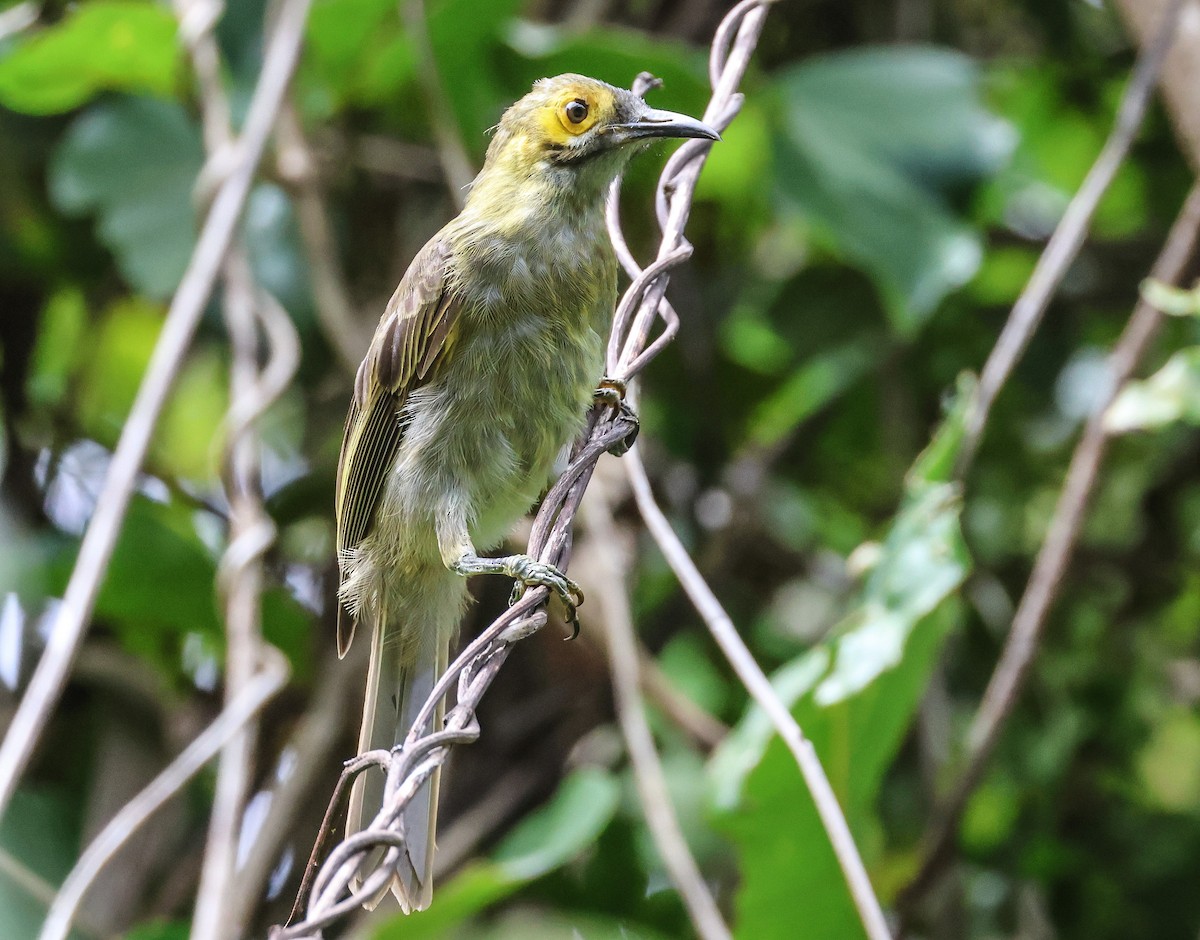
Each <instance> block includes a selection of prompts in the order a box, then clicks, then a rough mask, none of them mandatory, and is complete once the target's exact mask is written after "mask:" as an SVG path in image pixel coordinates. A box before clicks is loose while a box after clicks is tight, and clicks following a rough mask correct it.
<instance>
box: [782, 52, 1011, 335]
mask: <svg viewBox="0 0 1200 940" xmlns="http://www.w3.org/2000/svg"><path fill="white" fill-rule="evenodd" d="M978 84H979V81H978V73H977V69H976V67H975V65H974V64H973V63H972V61H971V60H970V59H969V58H968V57H966V56H964V55H961V54H959V53H956V52H952V51H950V50H945V49H935V48H895V49H883V48H879V49H860V50H855V51H853V52H844V53H838V54H834V55H827V56H821V57H816V58H813V59H810V60H808V61H807V62H805V63H804V64H802V65H799V66H796V67H794V68H792V69H790V70H788V71H786V72H785V73H783V75H782V77H781V80H780V83H779V94H780V99H781V100H780V107H779V109H778V113H779V122H778V123H779V127H778V133H777V135H776V156H777V159H778V163H779V165H778V172H777V177H778V180H779V186H780V188H781V189H782V191H783V192H784V194H785V195H787V196H788V197H789V198H790V199H791V200H792V201H794V203H795V204H796V205H797V206H798V207H799V208H800V210H801V212H802V213H803V215H804V216H805V217H806V218H807V220H808V221H809V223H810V224H811V225H812V226H813V228H814V230H815V232H816V234H817V235H818V236H819V237H820V238H821V239H823V240H824V241H825V242H827V243H828V244H829V246H830V247H832V248H833V249H834V250H835V251H836V252H838V253H839V254H841V255H843V256H844V257H845V258H846V259H847V260H849V261H851V262H852V263H854V264H856V265H859V266H861V267H862V268H863V269H864V270H865V271H866V272H868V273H869V274H871V275H872V276H873V277H874V278H875V280H876V282H877V284H878V286H879V289H880V291H881V293H882V295H883V297H884V299H885V301H886V303H887V306H888V310H889V313H890V315H891V317H892V321H893V323H894V325H895V327H896V328H897V329H898V330H899V331H900V332H901V333H903V334H906V335H909V334H911V333H912V332H914V331H915V330H916V329H917V328H918V327H919V326H920V324H921V323H922V322H923V321H924V320H925V318H926V317H927V316H928V315H929V314H930V312H931V311H932V310H933V309H934V308H935V307H936V306H937V304H938V303H939V302H940V301H941V299H942V298H943V297H944V296H945V295H946V294H947V293H948V292H949V291H951V290H953V289H955V288H957V287H960V286H962V285H963V284H965V283H966V282H967V281H968V280H970V279H971V277H972V276H973V275H974V274H975V272H976V270H977V269H978V268H979V264H980V260H981V257H982V250H981V247H980V243H979V239H978V237H977V235H976V233H975V232H974V231H973V230H972V229H971V227H970V226H968V225H967V224H966V223H965V222H964V221H962V219H960V218H959V217H958V216H957V215H956V214H955V213H954V211H953V210H952V209H951V208H950V206H949V204H948V202H947V199H946V195H947V191H948V190H949V189H950V188H951V187H954V186H958V185H961V184H963V183H964V182H969V181H972V180H975V179H978V178H979V177H981V176H983V175H985V174H987V173H989V172H991V171H993V170H994V169H996V168H998V167H999V165H1000V164H1001V163H1002V161H1003V160H1004V159H1005V158H1006V157H1007V155H1008V152H1009V150H1010V149H1011V146H1012V143H1013V137H1012V134H1011V132H1010V131H1009V129H1008V127H1007V125H1005V124H1004V123H1003V122H1001V121H1000V120H999V119H998V118H996V117H994V116H993V115H991V114H989V113H988V112H987V111H986V110H985V109H984V108H983V106H982V104H981V103H980V99H979V89H978Z"/></svg>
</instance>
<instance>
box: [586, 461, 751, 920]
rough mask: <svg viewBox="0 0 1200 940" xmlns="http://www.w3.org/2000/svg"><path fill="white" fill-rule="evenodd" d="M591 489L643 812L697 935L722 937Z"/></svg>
mask: <svg viewBox="0 0 1200 940" xmlns="http://www.w3.org/2000/svg"><path fill="white" fill-rule="evenodd" d="M590 493H591V497H594V498H589V500H588V504H587V508H588V510H589V513H588V517H587V521H588V527H589V528H590V529H591V530H592V534H593V537H594V541H595V548H596V553H595V558H596V562H597V568H598V569H599V573H600V576H601V577H602V578H604V581H605V584H606V588H605V590H604V591H602V592H600V595H599V597H600V607H601V617H602V619H603V621H604V626H605V630H606V632H607V634H608V661H609V665H610V666H611V669H612V682H613V697H614V699H615V701H616V707H617V721H618V723H619V724H620V726H621V733H622V734H623V735H624V737H625V746H626V749H627V750H628V751H629V761H630V764H631V765H632V767H633V776H634V782H635V783H636V784H637V790H638V796H639V797H640V798H641V802H642V815H643V816H644V817H645V820H646V826H647V828H648V829H649V830H650V835H651V836H652V837H653V839H654V845H655V847H656V848H657V849H658V854H659V855H660V856H661V857H662V860H663V864H664V866H666V869H667V874H668V876H669V877H670V879H671V883H672V884H673V885H675V890H677V891H678V892H679V896H680V897H681V898H682V899H683V904H684V907H685V908H687V912H688V916H689V917H691V919H692V926H693V927H695V928H696V933H697V935H699V936H700V937H702V938H704V940H724V938H730V937H731V936H732V934H730V932H729V927H728V926H726V924H725V921H724V920H723V919H722V917H721V912H720V911H719V910H718V909H717V902H716V901H714V900H713V896H712V893H711V892H710V891H709V890H708V886H707V885H706V884H705V883H704V876H703V875H701V873H700V867H699V866H698V865H697V864H696V859H695V858H693V857H692V852H691V849H689V848H688V844H687V840H686V839H685V838H684V836H683V832H682V830H681V829H680V828H679V819H678V817H677V816H676V815H675V807H674V806H673V805H672V803H671V794H670V792H669V791H668V790H667V779H666V775H665V774H664V773H663V768H662V762H661V761H660V760H659V758H658V751H657V749H656V748H655V745H654V735H653V734H652V733H651V731H650V725H649V723H648V722H647V721H646V710H645V709H646V706H645V702H644V701H643V700H642V694H641V689H640V686H639V682H638V672H639V664H638V649H637V635H636V633H635V631H634V627H633V612H632V611H631V610H630V608H629V593H628V589H627V577H628V570H627V569H628V567H629V559H628V558H627V557H621V556H622V555H623V554H624V553H623V552H622V550H621V548H620V545H621V542H620V539H619V538H618V536H617V532H616V526H615V525H614V523H613V518H612V507H611V506H610V505H609V502H608V497H607V494H606V493H605V491H604V486H603V484H601V483H595V484H593V485H592V488H591V491H590Z"/></svg>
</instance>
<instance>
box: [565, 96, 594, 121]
mask: <svg viewBox="0 0 1200 940" xmlns="http://www.w3.org/2000/svg"><path fill="white" fill-rule="evenodd" d="M563 113H564V114H566V116H567V120H568V121H570V122H571V123H572V124H582V123H583V122H584V121H585V120H587V116H588V106H587V102H586V101H580V100H579V99H578V98H576V99H575V100H574V101H569V102H567V104H566V106H565V107H564V108H563Z"/></svg>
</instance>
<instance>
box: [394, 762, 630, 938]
mask: <svg viewBox="0 0 1200 940" xmlns="http://www.w3.org/2000/svg"><path fill="white" fill-rule="evenodd" d="M619 801H620V784H619V783H618V782H617V780H616V779H615V778H614V777H613V776H612V775H610V774H608V773H605V772H604V771H601V770H597V769H595V768H584V769H582V770H577V771H575V772H574V773H572V774H571V775H570V776H569V777H567V778H566V779H565V780H564V781H563V782H562V783H561V784H560V785H559V788H558V792H557V793H556V794H555V795H554V798H553V799H552V800H551V801H550V802H549V803H548V804H547V805H546V806H544V807H542V808H541V809H539V810H537V811H536V812H534V813H532V814H530V816H529V817H527V818H526V819H525V820H523V821H522V822H521V823H520V824H519V825H518V826H517V827H516V828H515V829H514V830H513V831H512V832H511V833H509V835H508V836H507V837H506V838H505V839H504V841H503V842H501V843H500V845H499V847H498V848H497V849H496V851H495V852H494V853H493V857H492V860H490V861H487V862H482V863H477V864H473V865H470V866H468V867H467V868H466V869H464V870H463V872H462V873H461V874H459V875H458V876H457V877H455V878H454V879H453V880H451V881H450V883H449V884H447V885H446V886H445V887H442V888H439V889H438V899H437V903H436V904H434V905H433V906H432V907H431V908H430V909H429V910H427V911H425V912H424V913H422V914H421V916H420V917H416V918H407V917H399V918H396V919H394V920H392V921H389V922H388V923H386V924H384V925H383V926H382V927H381V928H380V929H379V930H378V931H377V932H376V933H375V934H374V936H375V940H391V938H395V940H419V938H429V940H435V938H439V937H443V936H445V935H446V931H447V930H449V929H450V928H452V927H454V926H456V925H458V924H461V923H463V922H464V921H465V920H467V919H468V918H470V917H472V916H473V915H475V914H477V913H478V912H480V911H482V910H484V909H485V908H486V907H488V906H490V905H491V904H494V903H496V902H497V901H500V900H502V899H503V898H505V897H508V896H509V895H510V894H512V893H513V892H515V891H516V890H517V889H518V888H520V887H521V886H522V885H524V884H527V883H529V882H530V881H533V880H534V879H535V878H540V877H542V876H543V875H545V874H547V873H549V872H551V871H554V870H555V869H556V868H561V867H562V866H563V865H565V864H566V863H567V862H569V861H571V860H572V859H574V858H576V857H578V856H579V855H580V854H581V853H583V852H584V851H585V850H586V849H587V848H588V847H589V846H591V845H592V844H593V843H594V842H595V841H596V839H597V838H599V836H600V833H601V832H603V831H604V829H605V827H607V826H608V824H609V822H610V821H611V820H612V818H613V815H614V814H615V813H616V811H617V805H618V803H619Z"/></svg>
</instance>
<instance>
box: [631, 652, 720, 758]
mask: <svg viewBox="0 0 1200 940" xmlns="http://www.w3.org/2000/svg"><path fill="white" fill-rule="evenodd" d="M638 660H639V662H640V664H641V686H642V691H643V692H645V693H646V698H648V699H649V700H650V701H651V702H653V703H654V704H655V705H657V706H658V707H659V708H660V709H661V710H662V712H663V714H664V715H666V717H667V718H668V719H669V720H670V721H671V722H673V723H674V724H675V725H676V726H677V727H678V728H679V730H681V731H682V732H684V734H686V735H687V736H688V737H690V738H691V739H692V740H693V741H695V742H696V744H698V745H699V746H700V747H702V748H704V749H705V750H706V751H711V750H712V749H713V748H715V747H716V746H717V745H718V744H720V743H721V742H722V741H724V740H725V737H726V735H728V734H729V728H728V726H727V725H726V724H725V723H724V722H723V721H721V720H720V719H719V718H717V717H716V716H714V715H712V714H711V713H709V712H707V711H705V710H704V709H703V708H701V707H700V706H699V705H697V704H696V703H695V702H694V701H692V699H690V698H688V696H687V695H685V694H684V693H683V692H681V691H680V690H679V689H678V688H676V687H675V683H674V682H672V681H671V678H670V677H669V676H668V675H667V674H666V673H665V672H663V669H662V667H661V666H660V665H659V664H658V662H657V661H656V660H655V659H654V657H653V656H652V655H651V654H650V652H649V651H648V650H647V649H646V648H645V647H643V646H641V645H639V646H638Z"/></svg>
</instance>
